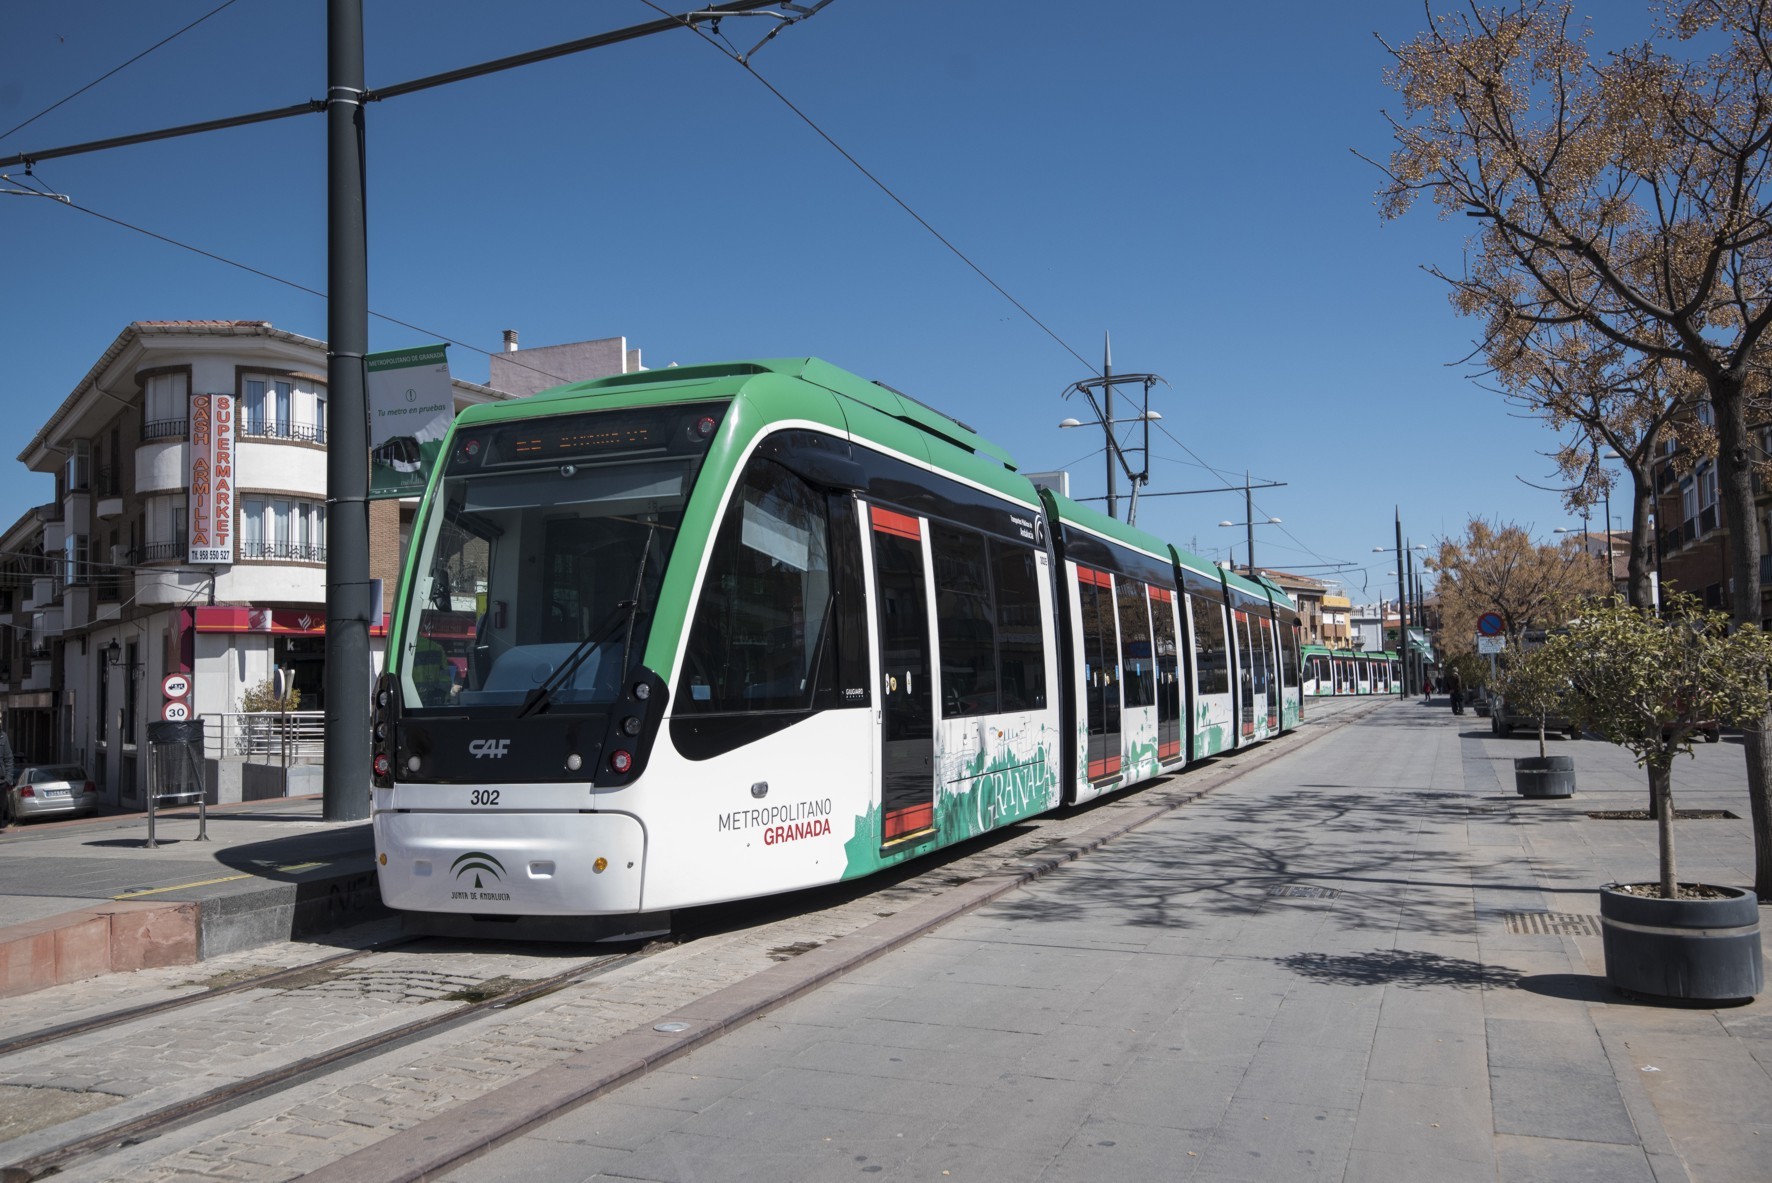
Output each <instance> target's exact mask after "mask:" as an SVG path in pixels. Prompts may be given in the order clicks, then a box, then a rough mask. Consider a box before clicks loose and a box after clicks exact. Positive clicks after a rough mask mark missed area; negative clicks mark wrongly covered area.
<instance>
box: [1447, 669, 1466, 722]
mask: <svg viewBox="0 0 1772 1183" xmlns="http://www.w3.org/2000/svg"><path fill="white" fill-rule="evenodd" d="M1446 694H1447V695H1448V696H1449V697H1450V698H1451V699H1452V713H1453V714H1455V715H1462V714H1464V682H1463V680H1462V679H1460V678H1459V676H1458V671H1457V670H1453V671H1451V672H1450V673H1448V674H1447V675H1446Z"/></svg>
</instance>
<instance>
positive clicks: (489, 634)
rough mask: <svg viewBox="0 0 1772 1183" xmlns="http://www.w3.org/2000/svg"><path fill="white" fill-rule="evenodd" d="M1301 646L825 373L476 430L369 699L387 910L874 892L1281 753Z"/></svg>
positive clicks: (457, 444) (1197, 571)
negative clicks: (1218, 763)
mask: <svg viewBox="0 0 1772 1183" xmlns="http://www.w3.org/2000/svg"><path fill="white" fill-rule="evenodd" d="M469 603H472V605H473V609H472V611H471V612H468V611H465V610H464V607H465V605H468V604H469ZM1297 620H1298V618H1297V613H1296V611H1295V608H1294V605H1293V604H1292V602H1291V601H1290V600H1289V599H1288V598H1287V597H1286V596H1285V594H1284V593H1283V592H1281V591H1280V590H1279V588H1277V587H1275V586H1274V585H1272V584H1268V583H1265V582H1255V581H1251V580H1249V579H1245V578H1243V577H1241V576H1239V575H1236V574H1234V573H1231V572H1227V571H1224V570H1221V569H1220V568H1218V567H1217V566H1215V565H1213V564H1211V563H1209V562H1206V561H1205V560H1203V559H1200V558H1198V557H1196V556H1194V555H1191V554H1188V553H1186V552H1183V551H1180V550H1178V549H1176V548H1175V547H1173V546H1171V545H1169V544H1168V543H1166V542H1164V541H1162V540H1161V539H1159V538H1156V537H1154V536H1153V535H1150V534H1148V533H1145V532H1144V531H1141V530H1138V529H1135V528H1133V527H1130V526H1128V525H1126V524H1124V523H1122V522H1119V521H1115V520H1114V519H1112V518H1109V517H1106V516H1105V515H1103V514H1100V513H1098V512H1096V511H1094V510H1091V509H1088V508H1085V507H1084V506H1081V505H1078V504H1076V503H1075V502H1072V501H1070V500H1068V499H1067V498H1064V497H1061V496H1058V495H1056V494H1054V493H1052V492H1051V491H1049V490H1045V489H1039V488H1036V487H1035V486H1034V485H1033V484H1032V483H1031V482H1030V481H1029V480H1028V479H1027V478H1026V477H1024V476H1023V475H1022V474H1021V473H1020V472H1019V471H1018V470H1017V468H1016V466H1015V463H1014V461H1013V460H1012V459H1011V458H1010V457H1009V455H1008V454H1007V453H1005V452H1004V451H1002V450H1001V449H1000V448H998V447H996V446H995V445H993V444H991V443H990V442H989V441H987V440H985V439H984V438H982V437H981V436H979V435H978V434H977V433H976V432H975V431H973V430H972V429H971V428H969V427H967V426H966V425H964V424H962V423H960V422H958V421H957V420H954V419H951V418H949V417H947V416H945V415H942V414H940V413H938V412H936V411H934V410H932V409H930V408H929V407H926V406H924V405H923V404H921V403H919V402H917V401H916V400H915V399H912V398H910V397H908V396H906V395H903V394H900V393H898V392H897V391H894V390H892V389H891V388H889V387H886V386H884V385H881V384H878V383H874V382H869V381H867V380H865V379H862V378H859V377H856V376H855V375H853V374H849V373H846V372H844V371H842V370H840V369H837V368H835V367H833V366H831V365H829V364H827V363H825V362H822V361H819V360H816V359H792V360H774V361H753V362H736V363H730V364H721V365H707V366H688V367H675V368H672V369H668V370H656V371H646V372H641V373H637V374H626V375H622V376H619V377H614V378H606V379H600V380H597V381H592V382H581V383H576V384H573V385H569V386H564V387H561V388H559V389H556V390H553V391H549V392H546V393H543V394H539V395H536V396H534V397H532V398H528V399H523V400H520V401H513V402H506V403H497V404H488V405H484V406H476V407H471V408H469V409H467V410H465V411H464V412H462V414H461V415H460V416H459V417H458V418H457V420H456V421H455V423H454V425H453V426H452V428H451V430H450V433H449V436H448V437H447V439H446V440H445V441H444V445H443V450H442V455H441V462H440V464H439V466H438V470H437V471H436V473H434V474H433V476H432V479H431V484H430V487H429V489H428V490H427V492H426V494H425V496H424V498H423V501H422V503H421V505H420V507H419V511H418V515H417V517H416V519H415V522H414V526H413V534H412V542H411V550H410V553H409V555H408V561H407V564H406V566H405V569H404V573H403V575H402V582H401V586H400V589H399V592H398V596H397V598H396V603H395V606H394V617H393V622H392V628H391V632H390V642H389V650H388V662H387V670H386V672H385V673H384V674H383V675H382V677H381V678H380V680H379V681H378V683H377V686H376V693H375V719H374V724H373V725H374V744H375V749H374V773H373V789H372V795H373V824H374V833H375V845H376V852H377V856H378V857H377V864H378V874H379V877H380V883H381V892H382V898H383V899H384V900H385V901H386V902H387V904H388V905H389V906H390V907H393V908H396V909H401V910H404V911H406V912H408V913H412V914H415V917H417V918H424V917H430V918H432V919H438V920H444V919H449V918H457V919H459V918H472V920H473V921H475V922H478V921H493V920H511V919H514V918H519V917H523V918H527V917H553V918H563V917H564V918H571V917H579V918H586V919H587V920H588V919H589V918H595V917H628V918H642V922H641V923H640V924H639V927H640V928H642V929H644V928H646V927H648V925H647V924H646V923H644V920H646V919H653V920H656V919H658V918H660V917H662V916H663V915H665V914H668V913H669V912H670V911H671V910H673V909H677V908H684V907H689V906H692V905H700V904H707V903H713V902H717V901H722V900H731V899H740V898H745V897H752V896H761V895H766V894H770V893H774V892H783V891H790V890H794V889H798V888H804V887H810V886H815V885H819V884H828V883H834V882H837V881H840V880H846V879H854V878H858V877H861V876H865V875H868V874H871V873H873V872H875V871H878V870H881V869H882V868H886V867H890V866H893V865H895V864H898V863H901V862H904V861H905V860H907V859H913V858H916V857H917V856H919V855H923V854H927V853H929V852H931V851H934V850H937V849H940V848H941V847H944V846H948V845H950V844H952V843H955V842H959V841H962V840H964V839H967V838H970V837H973V836H975V835H977V834H980V833H983V832H985V831H988V830H992V829H995V828H998V827H1001V826H1007V825H1011V824H1013V823H1015V822H1017V821H1019V820H1021V819H1023V818H1026V817H1029V816H1031V815H1033V814H1037V813H1040V812H1042V811H1045V810H1050V809H1053V808H1056V807H1058V806H1060V805H1064V804H1074V803H1078V802H1085V801H1089V800H1091V799H1093V798H1095V797H1099V796H1101V795H1102V794H1104V793H1110V792H1113V791H1115V790H1118V789H1121V788H1124V787H1126V786H1128V785H1132V784H1136V783H1138V782H1141V781H1146V780H1149V779H1151V778H1153V777H1157V776H1160V775H1165V774H1167V773H1170V772H1173V771H1176V770H1178V769H1181V768H1182V767H1184V766H1185V765H1187V764H1188V763H1190V762H1192V761H1197V760H1201V759H1204V758H1206V757H1208V756H1211V755H1214V754H1216V753H1219V752H1224V751H1228V750H1231V749H1235V748H1240V747H1243V746H1246V745H1248V744H1252V743H1257V742H1260V741H1261V740H1263V739H1266V738H1269V737H1271V736H1274V735H1277V734H1279V733H1280V732H1283V731H1286V730H1288V729H1290V728H1293V727H1296V726H1297V725H1298V724H1299V722H1300V718H1301V712H1302V704H1303V694H1302V687H1301V684H1300V660H1299V657H1300V649H1299V642H1298V625H1297ZM630 927H631V926H630ZM650 927H652V928H656V927H658V925H657V924H656V923H654V924H651V925H650ZM584 931H586V932H589V931H591V929H590V928H586V929H585V930H584ZM612 931H613V930H612Z"/></svg>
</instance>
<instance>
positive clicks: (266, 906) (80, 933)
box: [0, 797, 385, 998]
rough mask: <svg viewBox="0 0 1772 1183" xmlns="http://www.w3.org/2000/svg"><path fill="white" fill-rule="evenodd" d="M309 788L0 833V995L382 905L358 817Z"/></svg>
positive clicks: (312, 929) (281, 934) (188, 958)
mask: <svg viewBox="0 0 1772 1183" xmlns="http://www.w3.org/2000/svg"><path fill="white" fill-rule="evenodd" d="M320 811H321V801H320V799H319V798H317V797H303V798H286V799H281V800H276V801H261V802H251V803H247V804H243V805H229V806H221V807H212V808H211V809H210V810H209V820H208V841H204V842H199V841H197V833H198V821H197V810H196V809H195V808H189V807H181V808H178V809H174V810H169V811H165V812H163V813H161V814H160V816H159V817H158V819H157V821H156V826H155V830H156V834H155V837H156V841H157V843H158V845H157V846H156V847H155V848H154V849H148V848H147V846H146V842H147V835H148V823H147V817H146V815H145V814H124V815H117V816H106V817H93V818H83V819H77V820H70V821H61V822H38V823H31V824H27V825H22V826H14V827H12V828H11V829H8V830H6V831H5V832H4V833H0V998H4V997H8V996H11V995H17V994H23V993H28V992H31V991H35V990H41V989H44V988H46V987H49V986H53V985H56V984H59V983H65V982H70V981H77V980H79V979H82V978H88V977H92V976H95V975H98V974H104V973H110V972H116V971H119V970H130V969H141V968H144V967H148V966H154V965H176V964H187V963H190V962H193V961H198V960H202V959H204V958H207V957H214V956H217V955H219V954H222V953H228V952H233V951H235V950H238V949H244V948H251V947H253V946H255V945H261V944H265V943H268V942H272V941H284V940H289V939H291V938H292V937H299V936H305V935H311V934H314V933H320V932H327V931H331V930H332V929H335V928H339V927H343V926H345V925H350V924H358V923H362V922H364V921H366V920H372V919H375V918H376V917H378V916H381V915H385V910H384V909H383V908H382V905H381V897H380V894H379V891H378V890H377V887H376V883H375V867H374V851H373V843H372V841H371V837H370V831H369V823H368V822H360V823H354V824H343V825H341V824H335V823H329V822H324V821H322V820H321V818H320Z"/></svg>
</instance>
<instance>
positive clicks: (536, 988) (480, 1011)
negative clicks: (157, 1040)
mask: <svg viewBox="0 0 1772 1183" xmlns="http://www.w3.org/2000/svg"><path fill="white" fill-rule="evenodd" d="M421 939H423V938H417V937H408V938H402V939H399V940H396V941H391V942H388V943H387V946H383V947H375V948H370V949H363V950H358V951H355V952H353V953H349V954H341V955H340V956H338V957H333V958H327V959H326V960H324V961H319V962H311V963H309V964H307V965H303V966H298V967H295V968H292V969H289V970H283V971H279V972H277V973H273V974H266V975H264V976H263V977H261V978H254V979H249V980H248V981H245V982H241V983H239V984H237V985H230V986H228V987H225V988H222V989H219V990H216V991H211V992H207V993H205V994H200V995H194V996H192V997H190V998H188V999H183V998H181V999H169V1000H167V1001H166V1003H158V1004H149V1005H148V1006H146V1007H137V1008H132V1010H131V1011H129V1012H119V1014H118V1016H115V1017H114V1019H113V1021H114V1022H125V1021H130V1020H131V1019H137V1018H141V1017H143V1014H144V1012H145V1013H154V1012H155V1011H157V1010H164V1009H171V1008H170V1007H169V1006H168V1005H167V1004H168V1003H171V1004H179V1005H185V1004H188V1003H190V1002H196V1001H201V1000H202V999H205V998H214V997H218V996H220V995H222V994H223V993H237V992H239V991H240V990H246V989H254V988H262V987H263V986H265V985H266V984H267V983H270V984H274V982H275V981H280V980H287V979H290V978H294V977H297V976H300V975H304V974H312V973H313V972H315V971H316V970H322V969H326V968H333V967H337V966H339V965H342V964H346V963H348V962H350V961H352V960H356V959H358V958H361V957H363V956H367V955H368V954H370V953H374V952H382V951H384V949H385V948H386V947H391V946H397V945H403V944H408V943H412V942H414V941H417V940H421ZM646 956H648V950H647V949H645V948H642V949H636V950H632V951H630V952H627V953H611V954H606V955H603V956H599V957H591V958H588V959H585V960H583V961H580V962H578V963H577V964H575V965H573V966H571V967H569V968H567V969H564V970H561V971H560V972H558V973H555V974H550V975H548V976H547V977H544V978H536V979H534V980H533V981H529V982H524V983H522V984H520V985H516V986H513V987H511V988H510V989H506V990H501V991H500V992H498V993H497V994H495V995H493V996H490V997H487V998H484V999H480V1000H477V1001H474V1000H465V1001H463V1003H462V1005H461V1006H459V1007H457V1008H455V1009H453V1010H450V1011H447V1012H445V1013H442V1014H435V1015H428V1016H426V1017H424V1018H421V1019H415V1020H413V1021H411V1022H409V1023H402V1024H400V1025H399V1026H396V1027H391V1028H389V1029H387V1030H386V1031H380V1032H377V1033H375V1034H374V1035H367V1036H364V1037H363V1038H361V1039H355V1040H352V1041H350V1042H348V1043H344V1044H341V1045H339V1046H338V1047H335V1048H331V1049H328V1050H327V1051H324V1052H319V1053H316V1054H314V1055H311V1056H304V1057H302V1058H301V1059H298V1060H294V1061H292V1062H290V1063H288V1064H285V1065H282V1066H280V1067H277V1068H273V1069H270V1070H268V1071H265V1072H261V1073H258V1074H256V1075H253V1076H249V1077H245V1078H243V1079H241V1080H237V1081H234V1082H232V1083H230V1084H227V1085H223V1086H221V1087H218V1088H214V1089H210V1090H208V1091H206V1092H203V1093H200V1094H198V1095H197V1096H194V1097H189V1098H186V1099H184V1100H182V1101H177V1102H174V1103H173V1104H170V1105H165V1106H162V1107H160V1108H158V1109H155V1110H153V1111H152V1112H150V1113H144V1114H141V1115H140V1116H138V1117H134V1118H131V1119H129V1120H127V1121H123V1122H118V1123H116V1124H115V1125H111V1126H107V1127H105V1128H104V1129H101V1130H97V1131H95V1132H93V1133H91V1134H87V1135H84V1136H82V1137H79V1138H75V1139H71V1140H69V1141H67V1142H64V1143H62V1144H61V1145H59V1146H56V1147H53V1148H51V1149H48V1150H44V1151H40V1152H38V1153H36V1154H33V1155H30V1156H29V1157H26V1158H23V1159H20V1160H18V1161H17V1162H13V1163H7V1164H5V1165H0V1183H30V1181H32V1180H36V1179H42V1178H44V1177H46V1176H49V1175H52V1174H55V1173H57V1172H58V1171H59V1170H60V1169H61V1168H62V1167H64V1166H66V1165H68V1164H71V1163H74V1162H77V1161H78V1160H80V1159H83V1158H86V1157H88V1156H90V1155H94V1154H101V1153H103V1152H105V1151H107V1150H110V1149H113V1148H115V1147H119V1146H124V1145H128V1144H132V1143H135V1142H142V1141H146V1140H148V1139H150V1138H153V1137H155V1136H157V1135H159V1134H162V1133H165V1132H167V1131H169V1130H172V1129H175V1128H177V1127H179V1126H181V1125H184V1124H186V1123H188V1122H192V1121H197V1120H199V1119H201V1118H203V1117H205V1116H207V1115H209V1114H211V1113H214V1112H216V1111H217V1110H219V1109H222V1108H224V1107H228V1106H235V1105H241V1104H245V1103H247V1102H250V1101H254V1100H258V1099H260V1098H262V1097H265V1096H268V1095H271V1094H273V1093H276V1092H280V1091H282V1090H284V1089H288V1088H293V1087H296V1086H298V1085H301V1084H305V1083H307V1082H309V1081H311V1080H314V1079H317V1078H318V1077H320V1076H323V1075H325V1074H327V1073H330V1072H336V1071H340V1070H342V1069H344V1068H347V1067H350V1066H351V1065H354V1064H357V1063H360V1062H362V1061H364V1060H366V1059H368V1058H369V1057H371V1056H374V1055H381V1054H386V1053H388V1052H391V1051H394V1050H396V1049H398V1048H402V1047H405V1046H408V1045H410V1044H412V1043H415V1042H417V1041H419V1040H421V1039H426V1038H432V1037H435V1036H437V1035H441V1034H444V1033H446V1032H448V1031H450V1030H453V1029H455V1028H458V1027H462V1026H465V1025H467V1024H468V1023H471V1022H473V1021H474V1020H476V1019H479V1018H481V1017H482V1016H484V1015H486V1014H488V1013H490V1012H494V1011H498V1010H508V1009H511V1008H514V1007H518V1006H521V1005H523V1004H525V1003H528V1002H533V1001H535V1000H536V999H538V998H542V997H544V996H546V995H548V994H552V993H554V992H556V991H558V990H562V989H565V988H567V987H569V986H573V985H578V984H580V983H583V982H588V981H590V980H592V979H594V978H597V977H601V976H602V975H603V974H606V973H609V972H612V971H614V970H616V969H619V968H622V967H623V966H627V965H631V964H633V963H634V962H636V961H639V960H641V959H643V958H645V957H646ZM107 1025H111V1023H108V1022H104V1021H98V1020H95V1021H93V1022H92V1023H89V1024H86V1025H85V1026H84V1027H83V1030H85V1031H90V1030H97V1029H101V1028H102V1027H104V1026H107ZM68 1026H70V1027H73V1026H81V1024H69V1025H68ZM36 1034H37V1035H39V1036H42V1037H43V1038H38V1039H36V1040H35V1042H33V1043H30V1044H29V1045H28V1046H41V1045H42V1044H44V1043H47V1042H51V1041H52V1040H53V1039H61V1038H71V1037H72V1034H75V1033H71V1032H67V1031H62V1032H61V1033H60V1034H54V1033H52V1032H48V1031H46V1032H38V1033H36ZM27 1038H28V1037H27ZM13 1042H14V1044H18V1043H21V1042H23V1041H22V1040H17V1041H13ZM18 1050H22V1049H18Z"/></svg>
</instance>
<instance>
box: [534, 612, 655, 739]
mask: <svg viewBox="0 0 1772 1183" xmlns="http://www.w3.org/2000/svg"><path fill="white" fill-rule="evenodd" d="M632 603H633V601H631V600H623V601H621V602H620V603H619V604H617V605H616V606H615V610H614V611H613V612H611V613H610V614H609V619H608V620H607V621H606V622H605V623H604V626H603V627H602V628H601V629H599V630H597V631H596V632H592V633H589V634H587V635H586V636H585V639H584V640H582V641H580V642H579V643H578V644H576V645H574V646H573V647H572V652H571V653H568V654H567V655H566V660H565V661H562V662H561V663H560V664H559V665H557V666H555V667H554V672H553V673H551V674H549V675H548V676H547V678H546V680H544V681H543V682H542V684H541V685H539V686H537V687H536V688H535V689H534V690H531V691H530V692H529V693H528V694H527V695H525V696H524V698H523V705H522V706H520V707H518V708H517V716H516V717H517V718H519V719H522V718H525V717H527V716H529V715H533V714H535V713H536V712H537V711H539V710H543V709H545V708H546V707H547V705H548V700H549V699H550V698H552V697H553V695H554V691H556V690H558V689H559V688H560V687H562V686H564V685H565V684H566V682H567V680H568V679H569V678H571V677H572V675H573V674H575V673H577V672H578V667H579V666H581V665H583V664H584V663H585V658H587V657H589V656H590V655H591V653H592V651H593V650H595V649H596V647H597V646H598V645H601V644H602V643H603V642H604V641H607V640H608V639H609V638H610V637H613V636H614V635H615V630H616V627H617V626H618V625H620V624H621V620H622V618H621V612H622V610H623V609H624V608H629V607H631V605H632Z"/></svg>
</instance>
